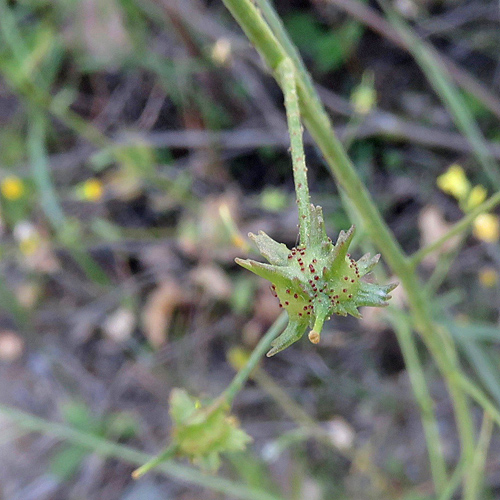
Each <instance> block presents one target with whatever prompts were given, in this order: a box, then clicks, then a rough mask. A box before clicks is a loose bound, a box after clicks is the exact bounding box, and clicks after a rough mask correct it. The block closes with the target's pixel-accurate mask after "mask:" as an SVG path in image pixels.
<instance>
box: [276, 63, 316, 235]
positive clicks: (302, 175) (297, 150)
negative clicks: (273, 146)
mask: <svg viewBox="0 0 500 500" xmlns="http://www.w3.org/2000/svg"><path fill="white" fill-rule="evenodd" d="M276 74H277V78H278V81H279V82H280V83H281V88H282V90H283V94H284V95H285V107H286V117H287V121H288V131H289V134H290V145H291V150H292V151H291V152H292V165H293V180H294V182H295V193H296V194H297V206H298V208H299V234H300V242H301V243H302V244H303V245H305V244H306V242H307V239H308V235H309V231H310V229H311V207H310V199H309V186H308V183H307V167H306V157H305V154H304V145H303V143H302V124H301V123H300V109H299V99H298V96H297V86H296V84H295V69H294V66H293V63H292V60H291V59H289V58H288V57H287V58H285V59H283V61H281V63H280V64H279V66H278V69H277V71H276Z"/></svg>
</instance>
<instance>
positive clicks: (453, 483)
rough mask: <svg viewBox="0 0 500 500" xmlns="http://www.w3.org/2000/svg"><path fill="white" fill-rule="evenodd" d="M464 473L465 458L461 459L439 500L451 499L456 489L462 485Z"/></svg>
mask: <svg viewBox="0 0 500 500" xmlns="http://www.w3.org/2000/svg"><path fill="white" fill-rule="evenodd" d="M463 473H464V460H460V461H459V462H458V464H457V466H456V467H455V470H454V471H453V474H452V475H451V477H450V480H449V481H448V483H447V484H446V486H445V487H444V489H443V491H442V492H441V495H440V496H439V497H438V499H437V500H451V498H452V497H453V495H454V493H455V490H456V489H457V488H458V486H459V485H460V482H461V480H462V476H463Z"/></svg>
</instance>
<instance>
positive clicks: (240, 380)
mask: <svg viewBox="0 0 500 500" xmlns="http://www.w3.org/2000/svg"><path fill="white" fill-rule="evenodd" d="M287 321H288V317H287V314H286V313H285V312H283V313H282V314H280V316H279V317H278V319H277V320H276V321H275V322H274V323H273V325H272V326H271V328H269V330H268V331H267V333H266V334H265V335H264V336H263V337H262V338H261V339H260V341H259V343H258V344H257V346H256V347H255V349H254V350H253V351H252V354H251V355H250V357H249V358H248V361H247V363H246V365H245V366H244V367H243V368H242V369H241V370H239V371H238V373H237V374H236V376H235V377H234V378H233V380H232V381H231V383H230V384H229V385H228V386H227V388H226V389H225V390H224V392H223V393H222V394H221V395H220V396H219V398H218V400H220V401H224V402H226V403H227V404H229V405H231V404H232V402H233V400H234V398H235V397H236V395H237V394H238V393H239V392H240V391H241V389H242V388H243V385H244V384H245V382H246V381H247V380H248V377H249V376H250V374H251V373H252V371H253V369H254V368H255V367H256V366H257V363H259V361H260V360H261V358H262V357H263V356H264V354H266V352H267V351H268V350H269V348H270V347H271V342H272V341H273V340H274V339H275V338H276V337H277V336H278V335H279V334H280V333H281V332H282V331H283V329H284V328H285V326H286V324H287Z"/></svg>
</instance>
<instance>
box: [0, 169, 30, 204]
mask: <svg viewBox="0 0 500 500" xmlns="http://www.w3.org/2000/svg"><path fill="white" fill-rule="evenodd" d="M0 190H1V191H2V195H3V196H4V198H6V199H7V200H10V201H15V200H18V199H19V198H21V197H22V196H23V194H24V191H25V189H24V183H23V181H22V180H21V179H20V178H19V177H16V176H15V175H9V176H8V177H6V178H5V179H4V180H3V181H2V183H1V184H0Z"/></svg>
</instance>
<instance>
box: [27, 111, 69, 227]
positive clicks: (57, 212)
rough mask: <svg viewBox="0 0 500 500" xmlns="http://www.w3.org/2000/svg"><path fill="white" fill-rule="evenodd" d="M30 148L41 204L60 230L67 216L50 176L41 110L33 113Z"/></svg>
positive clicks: (53, 224)
mask: <svg viewBox="0 0 500 500" xmlns="http://www.w3.org/2000/svg"><path fill="white" fill-rule="evenodd" d="M28 148H29V153H30V160H31V171H32V172H33V179H34V181H35V184H36V186H37V188H38V191H39V193H40V197H41V199H40V204H41V205H42V208H43V210H44V212H45V214H46V215H47V217H48V219H49V220H50V223H51V224H52V226H53V227H54V229H56V230H59V229H60V228H61V226H62V225H64V224H65V223H66V217H65V215H64V212H63V210H62V208H61V205H60V204H59V201H58V198H57V193H56V190H55V189H54V184H53V183H52V179H51V176H50V170H49V165H48V161H47V156H46V154H45V119H44V116H43V114H41V112H40V111H38V110H35V111H33V113H32V114H31V120H30V127H29V132H28Z"/></svg>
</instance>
